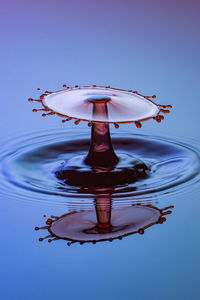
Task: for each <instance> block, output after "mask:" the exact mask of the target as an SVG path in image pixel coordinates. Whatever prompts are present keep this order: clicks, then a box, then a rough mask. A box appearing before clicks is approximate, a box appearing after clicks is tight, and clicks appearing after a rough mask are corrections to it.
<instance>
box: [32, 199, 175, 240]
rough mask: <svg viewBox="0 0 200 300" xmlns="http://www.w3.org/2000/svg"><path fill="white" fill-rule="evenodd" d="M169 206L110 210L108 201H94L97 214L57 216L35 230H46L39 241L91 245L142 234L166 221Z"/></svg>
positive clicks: (79, 212)
mask: <svg viewBox="0 0 200 300" xmlns="http://www.w3.org/2000/svg"><path fill="white" fill-rule="evenodd" d="M170 208H173V206H168V207H165V208H163V209H159V208H157V207H155V206H152V205H141V204H136V205H132V206H131V207H124V208H118V209H113V210H112V216H111V201H110V199H109V198H99V199H96V211H95V210H88V211H72V212H70V213H67V214H63V215H61V216H60V217H57V216H51V218H48V219H47V221H46V226H43V227H35V230H40V229H44V230H48V232H49V234H48V235H47V236H45V237H43V238H39V241H43V240H44V239H48V242H52V241H55V240H61V239H62V240H66V241H68V243H67V245H68V246H70V245H71V244H72V243H77V242H79V243H80V244H84V243H93V244H95V243H96V242H103V241H110V242H112V241H113V240H116V239H119V240H121V239H122V238H123V237H126V236H129V235H132V234H136V233H139V234H143V233H144V231H145V230H146V229H147V228H149V227H151V226H153V225H155V224H162V223H163V222H165V221H166V217H165V216H166V215H168V214H171V210H170Z"/></svg>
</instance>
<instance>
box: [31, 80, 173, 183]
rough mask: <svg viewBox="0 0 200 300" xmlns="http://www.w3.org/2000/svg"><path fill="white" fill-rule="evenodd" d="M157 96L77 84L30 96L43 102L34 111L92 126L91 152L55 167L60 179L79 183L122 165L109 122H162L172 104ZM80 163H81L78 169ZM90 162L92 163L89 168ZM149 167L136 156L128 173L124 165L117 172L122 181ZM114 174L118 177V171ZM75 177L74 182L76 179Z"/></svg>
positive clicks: (135, 176)
mask: <svg viewBox="0 0 200 300" xmlns="http://www.w3.org/2000/svg"><path fill="white" fill-rule="evenodd" d="M64 87H65V85H64ZM155 98H156V97H155V96H152V97H150V96H142V95H141V94H139V93H138V92H136V91H125V90H120V89H115V88H111V87H97V86H91V87H78V86H76V87H75V88H68V87H66V89H64V90H61V91H57V92H54V93H51V92H45V93H44V94H43V95H41V96H40V100H33V99H32V98H29V101H36V102H41V103H42V105H43V109H38V110H37V109H33V111H34V112H35V111H45V112H46V113H43V116H47V115H54V114H55V115H58V116H60V117H62V118H63V120H62V122H63V123H65V122H66V121H70V120H73V119H74V120H75V124H76V125H78V124H79V123H80V121H85V122H88V126H90V127H92V130H91V142H90V149H89V152H88V154H87V155H86V156H84V158H82V159H80V157H79V158H77V160H76V158H75V159H73V160H72V161H68V162H67V163H66V164H64V165H62V166H61V167H60V168H59V169H58V170H56V171H55V174H56V176H57V177H58V178H59V179H62V180H64V179H69V178H70V179H71V184H72V185H74V184H75V185H77V184H76V183H77V180H78V181H80V182H81V177H80V176H82V178H84V177H85V176H89V177H87V179H88V182H90V181H91V180H92V181H94V180H95V181H98V182H100V181H101V178H100V176H99V174H101V175H102V174H103V176H102V179H103V178H104V179H105V174H108V173H110V172H112V171H113V170H116V166H119V163H120V158H119V157H118V156H117V155H116V154H115V152H114V150H113V147H112V143H111V138H110V131H109V124H114V126H115V127H116V128H118V127H119V124H126V123H135V125H136V126H137V127H138V128H140V127H141V122H143V121H147V120H150V119H155V120H156V121H157V122H161V121H162V120H163V119H164V117H163V116H162V115H160V113H162V112H163V113H169V110H168V109H167V110H166V109H165V108H171V105H165V106H163V105H158V104H156V103H154V102H153V99H155ZM77 163H78V164H79V167H80V168H79V170H78V171H77ZM86 166H89V167H90V170H89V172H88V170H87V167H86ZM91 168H92V171H91ZM129 169H130V168H129ZM147 169H148V167H147V166H146V165H145V164H144V163H143V162H141V161H138V160H135V159H134V160H132V162H131V173H129V170H128V173H127V169H126V170H125V169H124V168H120V173H119V172H118V173H117V176H118V177H120V178H121V179H120V180H122V183H124V182H126V181H127V179H129V178H130V177H131V176H133V177H134V180H137V178H140V177H141V174H142V177H143V174H144V173H145V172H146V170H147ZM80 170H83V172H80ZM88 174H89V175H88ZM113 174H114V177H113V179H114V180H115V179H116V178H117V177H116V176H115V175H116V172H113ZM124 174H125V175H124ZM128 177H129V178H128ZM73 178H74V182H72V181H73ZM106 181H107V179H106ZM109 181H110V180H109ZM128 181H129V180H128ZM128 181H127V182H128ZM120 182H121V181H120ZM112 185H113V184H111V186H112Z"/></svg>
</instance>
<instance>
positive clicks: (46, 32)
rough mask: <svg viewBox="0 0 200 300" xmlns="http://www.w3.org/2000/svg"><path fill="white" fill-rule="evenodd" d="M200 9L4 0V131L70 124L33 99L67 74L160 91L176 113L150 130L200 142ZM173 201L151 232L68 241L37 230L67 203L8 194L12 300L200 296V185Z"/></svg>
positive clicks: (146, 128) (4, 276) (5, 220)
mask: <svg viewBox="0 0 200 300" xmlns="http://www.w3.org/2000/svg"><path fill="white" fill-rule="evenodd" d="M199 12H200V2H199V1H195V0H190V1H184V0H183V1H179V0H175V1H171V0H168V1H163V0H160V1H155V0H153V1H143V0H142V1H135V0H133V1H129V0H124V1H119V0H116V1H113V0H109V1H104V0H103V1H94V0H93V1H84V0H83V1H81V0H79V1H60V0H57V1H1V12H0V14H1V16H0V28H1V33H0V39H1V47H0V61H1V62H0V65H1V118H0V122H1V139H2V140H3V139H4V138H6V137H11V136H12V137H13V138H14V137H15V135H16V134H17V133H23V132H26V133H28V132H31V131H33V130H44V129H46V130H47V131H48V130H50V129H51V128H57V129H59V128H63V126H64V125H63V124H61V122H60V120H59V119H58V118H56V117H55V118H54V117H49V118H45V119H44V118H41V116H40V114H39V113H38V114H32V113H31V109H32V108H33V107H37V105H35V106H32V105H31V104H30V103H28V102H27V99H28V98H29V97H33V98H37V97H38V95H40V94H41V93H39V92H37V91H36V88H37V87H40V88H41V91H45V90H50V91H55V90H58V89H60V88H62V84H65V83H66V84H67V85H69V86H74V85H76V84H78V85H91V84H96V85H110V86H113V87H117V88H122V89H133V90H138V91H139V92H141V93H142V94H145V95H153V94H156V95H157V98H158V100H157V101H158V103H161V104H172V105H173V110H172V113H171V114H170V115H169V116H167V117H166V120H165V121H163V122H162V123H161V124H157V123H156V122H153V121H150V122H147V123H145V124H144V125H143V128H142V129H141V130H140V133H146V134H153V135H160V136H168V137H178V138H180V139H182V138H183V139H188V138H193V139H195V140H198V141H199V111H200V104H199V103H200V102H199V78H200V60H199V51H200V35H199V25H200V19H199ZM66 126H71V127H74V125H73V124H69V125H66ZM82 126H83V127H84V126H85V125H80V127H79V130H80V128H82ZM125 128H126V129H127V131H129V132H131V131H133V132H137V133H138V130H136V129H135V128H134V127H133V126H129V125H125V127H123V129H125ZM76 130H77V128H74V135H76ZM115 130H116V129H113V131H115ZM118 130H119V134H120V129H118ZM88 133H89V131H88ZM191 143H192V142H191ZM27 200H28V199H27ZM158 202H159V199H158ZM168 204H173V205H175V209H174V210H173V214H172V215H171V216H169V217H168V220H167V222H165V223H164V224H163V225H161V226H154V227H153V228H152V229H149V231H148V232H145V235H144V236H138V235H136V236H132V237H128V238H126V239H124V240H123V241H116V242H113V243H100V244H98V245H95V246H93V245H84V246H79V245H74V246H73V247H66V245H65V243H64V242H63V243H62V241H60V242H56V243H55V244H53V243H52V244H51V245H49V244H48V243H41V244H40V243H39V242H38V240H37V238H38V233H37V232H34V231H33V228H34V226H36V225H38V224H41V222H42V215H43V214H44V213H46V214H55V215H56V214H57V215H59V214H62V213H64V212H65V209H66V208H65V207H62V206H56V207H54V205H53V204H46V203H42V202H41V203H34V202H30V201H24V202H23V201H16V199H15V197H14V196H13V199H10V198H7V197H6V195H4V194H3V193H2V196H1V220H0V224H1V250H0V252H1V258H0V260H1V275H0V277H1V280H0V282H1V283H0V285H1V289H0V296H1V299H14V300H15V299H16V300H18V299H19V300H23V299H29V300H32V299H34V300H35V299H68V297H70V298H71V299H86V300H88V299H102V298H103V299H137V300H140V299H142V300H143V299H159V300H160V299H199V292H200V288H199V278H200V272H199V267H200V266H199V251H200V244H199V223H200V222H199V213H198V211H199V208H200V207H199V189H198V188H196V187H190V188H189V189H188V190H187V191H185V192H184V194H182V195H181V196H176V195H173V196H170V199H169V198H167V197H165V198H164V200H163V202H160V206H162V207H163V206H165V205H168Z"/></svg>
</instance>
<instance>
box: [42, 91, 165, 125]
mask: <svg viewBox="0 0 200 300" xmlns="http://www.w3.org/2000/svg"><path fill="white" fill-rule="evenodd" d="M148 98H149V97H144V96H142V95H140V94H138V93H137V92H133V91H124V90H120V89H114V88H108V87H78V88H68V89H65V90H61V91H58V92H55V93H50V94H47V95H45V97H44V99H43V100H42V103H43V105H44V106H45V107H46V108H48V109H50V110H51V111H53V112H55V113H58V114H61V115H63V116H66V117H72V118H75V119H80V120H86V121H96V122H98V121H99V122H108V123H113V122H117V123H128V122H135V121H142V120H147V119H150V118H153V117H156V116H157V115H158V114H159V112H160V108H159V105H157V104H155V103H154V102H153V101H152V100H150V99H148ZM97 103H106V106H107V113H106V114H105V113H102V114H101V113H97V114H94V109H93V106H94V104H95V105H96V104H97Z"/></svg>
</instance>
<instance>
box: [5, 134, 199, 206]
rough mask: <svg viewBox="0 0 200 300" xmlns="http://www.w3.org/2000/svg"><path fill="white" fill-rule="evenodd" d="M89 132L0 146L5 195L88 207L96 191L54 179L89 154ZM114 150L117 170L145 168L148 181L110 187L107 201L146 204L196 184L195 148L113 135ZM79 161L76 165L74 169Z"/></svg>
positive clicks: (32, 138)
mask: <svg viewBox="0 0 200 300" xmlns="http://www.w3.org/2000/svg"><path fill="white" fill-rule="evenodd" d="M88 134H89V131H88V130H85V131H84V130H82V133H81V134H80V135H79V134H76V135H75V134H74V131H73V130H70V129H69V130H63V131H56V130H51V131H49V132H45V131H44V132H34V133H32V134H28V135H22V136H20V135H19V136H17V137H15V139H10V140H8V141H6V142H4V146H3V147H2V148H1V154H0V155H1V161H2V167H1V179H2V185H3V189H4V192H5V193H10V194H12V195H15V196H16V197H17V198H18V199H26V200H27V201H30V200H32V201H41V200H42V201H50V202H53V203H62V202H63V203H65V202H66V201H68V202H69V203H78V202H80V201H81V202H82V201H83V200H84V199H85V200H84V201H85V203H87V204H89V203H91V200H90V199H93V198H94V195H95V194H96V190H94V189H93V188H92V187H90V186H87V187H85V186H84V185H83V186H82V185H81V184H80V185H79V186H76V185H73V186H72V185H69V184H67V183H66V181H63V180H59V179H58V178H57V177H56V176H55V170H56V169H57V168H59V167H60V166H62V164H65V163H66V162H68V161H69V160H71V159H72V158H74V157H75V158H76V157H79V156H85V155H86V154H87V151H88V148H89V143H90V141H89V138H88ZM112 141H113V146H114V149H115V151H116V154H117V155H118V157H119V158H120V163H119V166H120V169H122V170H123V169H124V168H126V167H127V165H128V163H129V160H131V159H132V158H134V159H139V160H141V161H142V162H144V163H145V164H146V165H147V166H148V168H149V171H148V176H147V177H146V178H143V179H140V180H137V181H135V182H132V183H129V184H128V183H127V184H126V183H124V184H119V185H114V186H111V187H112V191H111V192H110V193H111V196H112V199H115V204H116V205H118V204H125V203H128V202H129V201H131V200H132V199H134V200H137V201H144V200H147V199H151V198H152V197H154V198H155V197H159V200H160V201H161V199H162V195H166V194H168V195H170V194H171V193H178V192H183V190H184V189H185V188H186V187H187V186H189V185H191V184H193V183H195V182H197V181H198V180H199V171H200V160H199V152H198V151H199V150H198V145H197V146H195V144H194V143H193V145H191V144H189V143H187V142H184V141H179V140H178V139H168V138H162V137H156V136H147V135H136V134H135V135H134V134H127V135H126V137H123V134H122V133H120V132H117V133H116V134H113V135H112ZM78 163H79V160H78V162H77V169H78V167H79V165H78ZM73 199H74V200H73Z"/></svg>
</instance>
